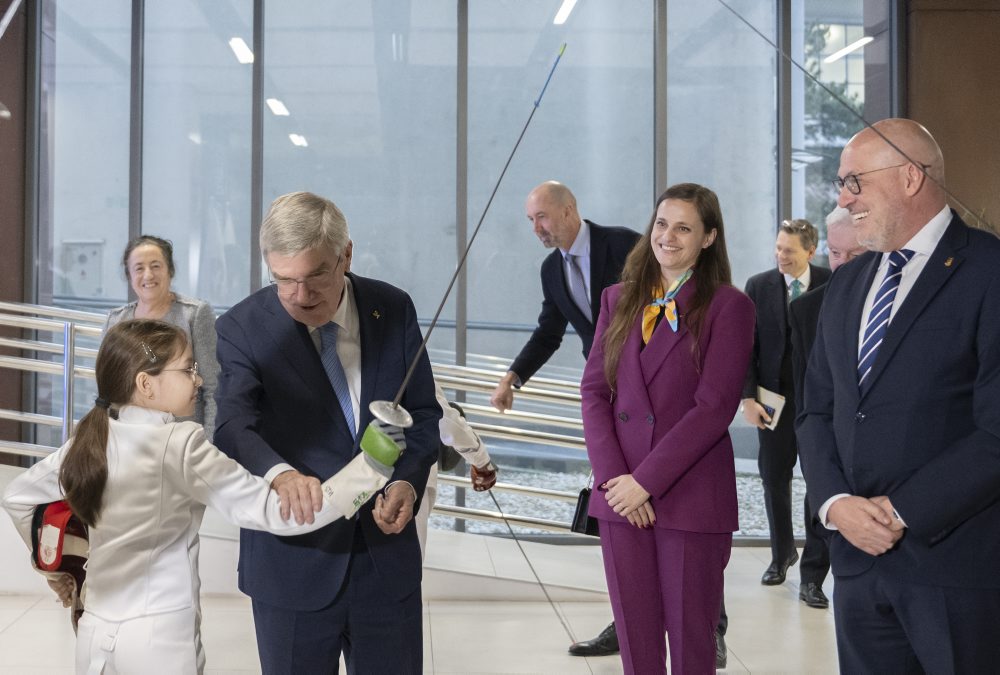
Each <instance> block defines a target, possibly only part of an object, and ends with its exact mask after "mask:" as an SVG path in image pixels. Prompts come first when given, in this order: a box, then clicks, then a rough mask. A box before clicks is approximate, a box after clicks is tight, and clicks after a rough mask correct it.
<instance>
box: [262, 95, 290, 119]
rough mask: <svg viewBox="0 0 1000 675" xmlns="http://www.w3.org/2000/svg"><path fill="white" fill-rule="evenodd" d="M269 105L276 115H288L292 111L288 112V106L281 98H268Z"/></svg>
mask: <svg viewBox="0 0 1000 675" xmlns="http://www.w3.org/2000/svg"><path fill="white" fill-rule="evenodd" d="M267 107H268V108H270V109H271V112H272V113H274V114H275V115H280V116H282V117H287V116H288V115H290V114H291V113H290V112H288V108H286V107H285V104H284V103H282V102H281V101H280V100H279V99H276V98H269V99H267Z"/></svg>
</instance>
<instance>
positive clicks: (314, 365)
mask: <svg viewBox="0 0 1000 675" xmlns="http://www.w3.org/2000/svg"><path fill="white" fill-rule="evenodd" d="M263 307H264V310H265V311H266V312H267V313H269V314H270V315H271V317H272V319H271V320H270V321H266V322H264V325H263V326H262V328H263V329H264V330H265V331H267V333H268V334H270V336H271V339H272V340H273V341H274V344H275V351H276V352H278V353H280V354H281V355H282V356H283V357H284V358H285V359H287V360H288V362H289V365H291V369H292V372H294V373H295V374H296V375H298V376H299V378H301V379H302V385H303V391H310V392H318V393H325V394H327V396H326V398H328V399H330V400H329V401H327V402H326V403H325V404H323V406H322V407H323V409H324V410H326V411H327V414H329V415H330V416H331V417H334V418H335V419H336V418H337V416H338V411H339V410H340V408H339V407H338V406H337V397H336V394H334V391H333V385H332V384H330V378H329V377H327V375H326V370H324V369H323V362H322V361H321V360H320V356H319V352H318V351H316V344H315V343H314V342H313V340H312V337H311V336H310V335H309V328H308V327H306V325H305V324H302V323H299V322H298V321H296V320H294V319H293V318H292V317H291V316H290V315H289V314H288V312H287V311H286V310H285V308H284V307H282V306H281V301H280V300H278V295H277V293H274V292H269V293H268V296H267V297H265V299H264V303H263ZM340 417H341V418H342V417H343V415H340Z"/></svg>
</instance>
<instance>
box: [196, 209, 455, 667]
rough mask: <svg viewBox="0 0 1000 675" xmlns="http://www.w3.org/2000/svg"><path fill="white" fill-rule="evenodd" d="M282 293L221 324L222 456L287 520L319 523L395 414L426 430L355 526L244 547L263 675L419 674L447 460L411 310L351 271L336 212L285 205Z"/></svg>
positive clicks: (417, 432)
mask: <svg viewBox="0 0 1000 675" xmlns="http://www.w3.org/2000/svg"><path fill="white" fill-rule="evenodd" d="M260 249H261V253H262V255H263V256H264V260H265V261H266V263H267V267H268V271H269V273H270V278H271V285H270V286H268V287H265V288H263V289H261V290H260V291H257V292H256V293H254V294H253V295H251V296H250V297H248V298H246V299H245V300H243V301H242V302H240V303H239V304H237V305H236V306H234V307H233V308H232V309H231V310H229V311H228V312H226V313H225V314H224V315H222V316H221V317H220V318H219V320H218V322H217V324H216V330H217V332H218V334H219V340H218V356H219V365H220V366H221V371H222V372H221V375H220V379H219V387H218V389H217V393H216V400H217V402H218V416H217V418H216V431H215V442H216V443H217V444H218V446H219V447H220V448H221V449H222V450H223V451H224V452H226V453H227V454H228V455H230V456H231V457H233V458H234V459H236V460H237V461H238V462H240V463H241V464H243V465H244V466H245V467H246V468H247V469H249V470H250V471H251V472H253V473H255V474H257V475H259V476H263V477H264V478H265V479H267V480H269V481H271V485H272V487H273V489H274V490H276V491H277V492H278V493H279V495H280V496H281V503H282V507H283V511H285V512H286V513H287V512H288V511H291V512H293V513H294V514H295V516H296V518H298V519H300V520H301V519H302V518H303V517H304V514H306V513H310V512H311V511H312V509H313V508H318V507H319V506H320V503H321V500H322V493H321V491H320V487H319V486H320V480H321V479H324V478H326V477H328V476H331V475H333V474H334V473H336V472H337V471H338V470H339V469H341V468H342V467H344V466H345V465H346V464H347V463H348V462H349V461H350V460H351V458H352V457H353V456H354V455H355V454H356V453H357V452H358V440H359V439H360V437H361V435H362V434H363V432H364V430H365V428H366V427H367V426H368V424H369V423H370V422H371V421H372V415H371V413H370V412H369V410H368V405H369V403H371V402H372V401H376V400H390V401H391V400H393V399H394V397H395V396H396V392H397V391H398V389H399V387H400V385H401V383H402V381H403V378H404V376H405V373H406V371H407V368H408V367H409V366H410V364H411V363H412V362H413V361H414V359H417V365H416V369H415V371H414V375H413V377H412V379H411V380H410V382H409V385H408V386H407V388H406V390H405V392H404V394H403V396H402V400H401V401H400V404H401V405H402V406H403V407H404V408H406V410H408V411H409V412H410V414H411V415H412V416H413V421H414V423H413V426H412V427H410V428H408V429H406V431H405V441H406V442H405V449H404V452H403V454H402V456H401V457H400V459H399V461H398V462H397V463H396V466H395V467H394V472H393V477H392V479H391V481H390V483H389V484H388V485H387V486H386V488H385V490H384V492H383V494H380V495H379V496H378V497H376V498H375V499H374V500H373V501H372V502H369V503H368V504H367V505H365V506H364V507H363V508H362V509H361V511H359V512H358V515H357V516H356V517H355V518H352V519H347V520H343V519H342V520H339V521H337V522H336V523H333V524H331V525H329V526H327V527H325V528H323V529H321V530H319V531H317V532H314V533H312V534H308V535H303V536H298V537H277V536H274V535H270V534H267V533H264V532H256V531H250V530H242V531H241V532H240V562H239V586H240V590H242V591H243V592H244V593H246V594H247V595H249V596H250V597H251V598H252V600H253V615H254V625H255V629H256V633H257V647H258V652H259V655H260V660H261V666H262V669H263V672H264V673H268V674H271V673H314V672H332V671H334V670H336V667H337V666H336V664H337V662H338V660H339V658H340V655H341V652H343V654H344V658H345V660H346V662H347V667H348V670H349V671H351V672H360V673H413V674H416V673H420V672H421V670H422V668H423V655H422V647H423V634H422V625H421V615H422V611H423V608H422V603H421V596H420V581H421V560H420V548H419V545H418V543H417V534H416V529H415V527H414V525H413V523H412V518H413V514H414V512H415V511H416V510H417V508H418V507H419V500H418V496H419V495H422V494H423V492H424V486H425V483H426V481H427V474H428V471H429V470H430V467H431V465H432V464H433V463H434V462H435V461H436V460H437V448H438V420H439V419H440V417H441V408H440V406H438V404H437V401H436V400H435V397H434V381H433V378H432V375H431V367H430V362H429V361H428V359H427V355H426V353H425V352H424V353H421V354H420V355H419V356H418V355H417V351H418V348H419V345H420V342H421V339H422V336H421V333H420V329H419V327H418V325H417V316H416V311H415V309H414V306H413V303H412V301H411V300H410V297H409V296H408V295H407V294H406V293H404V292H403V291H401V290H399V289H398V288H394V287H393V286H390V285H389V284H386V283H383V282H381V281H376V280H374V279H366V278H364V277H359V276H356V275H354V274H350V273H349V272H347V270H348V269H349V268H350V261H351V256H352V253H353V243H352V242H351V240H350V235H349V233H348V229H347V221H346V220H345V218H344V215H343V214H342V213H341V212H340V209H338V208H337V206H336V205H335V204H334V203H333V202H331V201H329V200H327V199H324V198H322V197H319V196H317V195H314V194H311V193H308V192H295V193H291V194H287V195H284V196H281V197H278V198H277V199H276V200H275V201H274V203H272V205H271V208H270V210H269V211H268V214H267V216H266V218H265V219H264V222H263V224H262V225H261V230H260Z"/></svg>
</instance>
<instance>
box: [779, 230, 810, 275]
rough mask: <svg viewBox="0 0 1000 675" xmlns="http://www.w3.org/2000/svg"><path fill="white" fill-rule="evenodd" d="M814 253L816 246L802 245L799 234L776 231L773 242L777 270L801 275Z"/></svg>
mask: <svg viewBox="0 0 1000 675" xmlns="http://www.w3.org/2000/svg"><path fill="white" fill-rule="evenodd" d="M814 255H816V247H815V246H811V247H809V248H806V247H805V246H803V245H802V237H801V236H799V235H797V234H792V233H790V232H785V231H784V230H782V231H780V232H778V239H777V241H775V243H774V258H775V260H777V262H778V271H779V272H781V273H782V274H790V275H792V276H793V277H799V276H802V274H803V273H804V272H805V271H806V268H807V267H809V261H810V260H812V259H813V256H814Z"/></svg>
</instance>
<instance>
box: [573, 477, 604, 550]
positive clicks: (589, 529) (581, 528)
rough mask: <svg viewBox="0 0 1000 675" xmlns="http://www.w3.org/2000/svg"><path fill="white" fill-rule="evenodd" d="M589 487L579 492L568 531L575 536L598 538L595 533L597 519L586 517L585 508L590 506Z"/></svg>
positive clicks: (596, 532)
mask: <svg viewBox="0 0 1000 675" xmlns="http://www.w3.org/2000/svg"><path fill="white" fill-rule="evenodd" d="M592 491H593V489H592V488H591V487H589V486H588V487H585V488H583V489H582V490H580V496H579V497H577V499H576V511H574V512H573V522H572V523H571V524H570V526H569V529H570V530H572V531H573V532H576V533H577V534H586V535H590V536H591V537H597V536H599V534H598V531H597V518H593V517H591V516H589V515H587V508H588V507H589V506H590V494H591V492H592Z"/></svg>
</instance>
